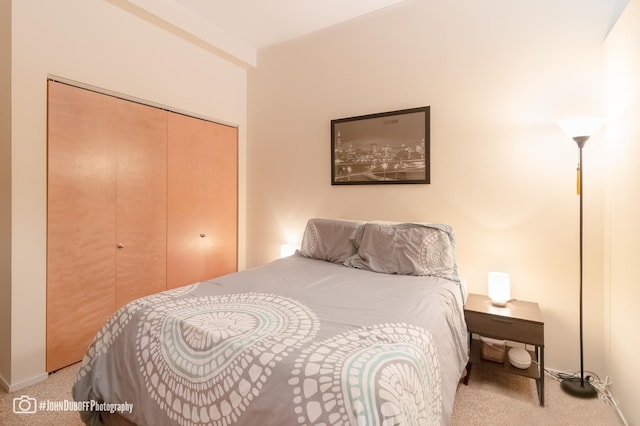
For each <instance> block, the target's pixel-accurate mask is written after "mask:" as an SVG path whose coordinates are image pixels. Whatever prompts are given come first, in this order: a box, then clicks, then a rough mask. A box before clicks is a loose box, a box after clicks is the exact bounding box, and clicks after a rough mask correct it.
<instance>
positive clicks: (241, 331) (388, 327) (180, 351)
mask: <svg viewBox="0 0 640 426" xmlns="http://www.w3.org/2000/svg"><path fill="white" fill-rule="evenodd" d="M302 252H303V253H304V250H302ZM462 298H463V295H462V291H461V288H460V284H459V282H458V281H457V280H453V279H448V278H443V277H438V276H423V275H421V276H416V275H399V274H389V273H380V272H374V271H370V270H364V269H362V268H355V267H347V266H345V265H343V264H340V263H332V262H329V261H326V260H319V259H316V258H312V257H305V256H303V255H301V254H299V253H298V254H295V255H293V256H291V257H287V258H283V259H279V260H276V261H274V262H272V263H269V264H267V265H264V266H260V267H257V268H253V269H248V270H245V271H242V272H238V273H234V274H230V275H226V276H224V277H220V278H216V279H212V280H209V281H204V282H200V283H196V284H193V285H189V286H186V287H181V288H177V289H174V290H169V291H165V292H162V293H159V294H155V295H152V296H148V297H144V298H141V299H138V300H135V301H133V302H131V303H129V304H128V305H126V306H124V307H123V308H121V309H120V310H119V311H118V312H117V313H116V314H114V315H113V316H112V317H111V318H110V319H109V320H108V321H107V323H106V324H105V325H104V327H103V328H102V329H101V330H100V332H99V333H98V334H97V336H96V337H95V339H94V340H93V342H92V344H91V346H90V347H89V349H88V351H87V353H86V355H85V357H84V359H83V361H82V364H81V367H80V370H79V372H78V377H77V380H76V383H75V385H74V388H73V396H74V399H75V400H77V401H99V402H103V401H104V402H106V403H108V404H122V403H125V402H126V403H128V404H131V406H132V409H131V410H130V411H131V412H124V413H120V415H121V416H122V417H123V418H124V419H126V420H127V421H129V422H131V423H135V424H139V425H162V424H179V425H321V424H323V425H402V424H415V425H417V424H420V425H439V424H442V425H444V424H447V423H448V420H449V416H450V414H451V410H452V407H453V400H454V397H455V392H456V387H457V384H458V382H459V379H460V377H461V375H462V372H463V370H464V368H465V366H466V363H467V360H468V358H467V335H466V326H465V322H464V317H463V309H462V305H463V301H462ZM81 415H82V418H83V420H84V421H85V423H87V424H102V422H103V421H104V417H103V416H104V413H101V412H98V411H86V412H83V413H81Z"/></svg>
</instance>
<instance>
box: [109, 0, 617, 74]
mask: <svg viewBox="0 0 640 426" xmlns="http://www.w3.org/2000/svg"><path fill="white" fill-rule="evenodd" d="M106 1H108V2H110V3H112V4H114V5H116V6H118V7H121V8H123V9H125V10H127V11H129V12H131V13H133V14H135V15H137V16H139V17H140V18H142V19H146V20H147V21H149V22H152V23H154V24H156V25H159V26H161V27H163V28H166V29H167V30H169V31H172V32H173V33H174V34H176V35H178V36H180V37H183V38H185V39H187V40H189V41H191V42H193V43H195V44H197V45H199V46H202V47H205V48H207V49H210V50H212V51H213V52H216V54H220V55H222V56H223V57H224V58H225V59H227V60H230V61H231V62H233V63H237V64H239V65H241V66H243V67H249V68H251V67H256V66H257V52H258V50H260V49H262V48H264V47H267V46H271V45H274V44H277V43H280V42H283V41H287V40H290V39H294V38H297V37H300V36H304V35H306V34H310V33H313V32H316V31H319V30H321V29H324V28H327V27H330V26H333V25H336V24H339V23H341V22H345V21H348V20H351V19H354V18H357V17H359V16H362V15H366V14H368V13H371V12H374V11H378V10H381V9H384V8H389V7H392V6H394V5H397V4H400V3H404V2H407V1H409V0H321V1H319V0H313V1H312V0H106ZM415 1H425V0H415ZM431 1H441V0H431ZM476 1H477V0H458V1H457V2H452V3H453V4H454V6H452V7H453V9H455V8H456V7H466V6H465V4H467V3H465V2H468V6H469V7H471V6H473V5H474V4H475V3H476ZM492 1H493V2H494V6H495V5H496V4H500V2H501V1H503V2H507V4H509V1H510V0H492ZM545 1H546V2H548V4H547V7H549V5H555V6H554V7H555V8H556V11H557V16H556V17H554V18H558V19H560V20H564V22H566V24H567V25H569V26H571V25H573V26H574V27H575V24H576V23H580V24H581V25H582V27H584V31H585V33H588V34H586V35H587V36H594V35H595V36H596V37H599V38H600V40H604V36H605V35H606V34H607V32H608V31H609V29H611V27H612V26H613V24H614V23H615V22H616V20H617V18H618V16H619V15H620V13H621V12H622V10H623V9H624V6H625V5H626V4H627V2H628V1H629V0H562V1H558V0H545ZM445 3H446V2H445ZM475 7H483V6H475ZM497 10H500V9H497ZM514 19H518V17H517V16H516V17H515V18H514ZM519 19H521V20H522V19H525V18H524V17H522V16H520V17H519ZM551 21H554V22H555V21H557V19H551ZM532 25H536V24H532ZM545 25H546V24H545ZM582 27H581V28H582ZM573 31H575V29H574V30H573Z"/></svg>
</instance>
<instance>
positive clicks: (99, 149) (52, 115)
mask: <svg viewBox="0 0 640 426" xmlns="http://www.w3.org/2000/svg"><path fill="white" fill-rule="evenodd" d="M48 90H49V93H48V192H47V360H46V368H47V371H53V370H57V369H59V368H62V367H64V366H66V365H69V364H71V363H73V362H76V361H78V360H80V359H82V357H83V355H84V352H85V350H86V349H87V347H88V345H89V343H90V341H91V339H92V338H93V336H94V335H95V333H96V332H97V331H98V329H99V328H100V326H101V325H102V324H103V323H104V322H105V321H106V320H107V318H109V316H110V315H111V314H112V313H113V312H114V307H115V302H114V300H115V286H114V280H115V271H114V267H115V250H114V247H115V235H116V231H115V228H116V223H115V217H116V216H115V206H116V180H115V176H116V149H115V141H114V139H113V138H112V137H111V129H113V128H114V127H115V126H116V125H117V122H115V121H114V114H113V111H114V110H115V109H116V108H117V106H116V104H117V102H118V100H117V99H114V98H112V97H109V96H103V95H100V94H97V93H94V92H91V91H89V90H83V89H78V88H75V87H72V86H69V85H66V84H63V83H57V82H49V85H48Z"/></svg>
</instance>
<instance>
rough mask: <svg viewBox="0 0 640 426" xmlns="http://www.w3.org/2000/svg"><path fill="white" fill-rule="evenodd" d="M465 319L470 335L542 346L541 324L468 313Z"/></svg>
mask: <svg viewBox="0 0 640 426" xmlns="http://www.w3.org/2000/svg"><path fill="white" fill-rule="evenodd" d="M465 319H466V321H467V328H468V329H469V332H470V333H478V334H482V335H483V336H487V337H495V338H499V339H505V340H512V341H516V342H521V343H530V344H533V345H544V325H543V324H539V323H534V322H529V321H522V320H519V319H514V318H509V317H504V316H498V315H487V314H484V313H478V312H469V311H467V312H465Z"/></svg>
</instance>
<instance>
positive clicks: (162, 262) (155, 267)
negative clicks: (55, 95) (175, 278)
mask: <svg viewBox="0 0 640 426" xmlns="http://www.w3.org/2000/svg"><path fill="white" fill-rule="evenodd" d="M115 119H116V120H117V122H118V126H117V127H115V128H114V129H113V130H112V131H113V138H114V139H115V140H116V141H117V177H116V188H117V212H116V246H115V247H117V249H116V248H115V247H114V250H116V281H115V283H116V293H115V295H116V302H115V303H116V309H117V308H120V307H121V306H123V305H125V304H126V303H128V302H130V301H132V300H134V299H137V298H139V297H142V296H146V295H149V294H152V293H157V292H160V291H164V290H166V272H167V265H166V258H167V112H166V111H165V110H162V109H159V108H154V107H150V106H146V105H141V104H138V103H135V102H129V101H125V100H121V101H120V102H119V104H118V108H117V110H116V111H115Z"/></svg>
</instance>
